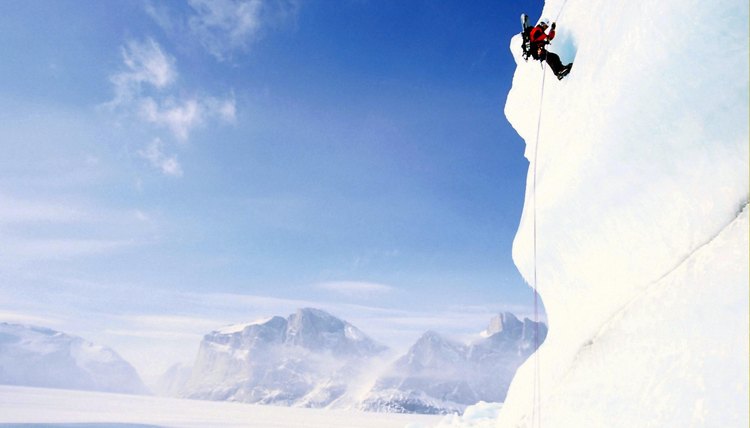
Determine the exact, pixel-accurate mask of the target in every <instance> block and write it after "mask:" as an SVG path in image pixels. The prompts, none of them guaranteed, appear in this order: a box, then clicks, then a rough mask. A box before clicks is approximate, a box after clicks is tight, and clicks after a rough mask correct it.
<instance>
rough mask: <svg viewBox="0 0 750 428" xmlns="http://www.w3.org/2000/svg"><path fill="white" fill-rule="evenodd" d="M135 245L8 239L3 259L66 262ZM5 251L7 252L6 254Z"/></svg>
mask: <svg viewBox="0 0 750 428" xmlns="http://www.w3.org/2000/svg"><path fill="white" fill-rule="evenodd" d="M134 245H136V242H135V241H133V240H111V239H75V238H71V239H28V238H27V239H8V240H6V242H5V248H4V251H2V253H0V254H3V256H4V257H6V258H9V259H18V260H66V259H70V258H74V257H81V256H91V255H97V254H107V253H111V252H113V251H117V250H120V249H123V248H126V247H131V246H134ZM6 251H7V252H6Z"/></svg>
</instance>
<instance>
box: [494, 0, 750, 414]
mask: <svg viewBox="0 0 750 428" xmlns="http://www.w3.org/2000/svg"><path fill="white" fill-rule="evenodd" d="M543 15H544V16H547V17H549V18H550V19H552V20H555V18H556V17H557V25H558V36H557V37H556V39H555V41H554V42H553V44H552V46H551V47H550V50H551V51H555V52H558V53H560V56H561V57H562V59H563V62H565V63H567V62H570V61H574V62H575V66H574V67H573V71H572V73H571V74H570V75H569V76H568V77H567V78H566V79H565V80H563V81H557V79H555V77H554V76H553V75H552V73H551V72H550V71H549V70H547V71H546V73H545V70H544V69H543V68H542V67H541V66H540V63H538V62H533V61H530V62H524V61H523V59H522V58H520V47H519V45H520V40H519V39H518V38H514V39H513V41H512V43H511V47H510V48H511V51H512V52H513V55H514V57H515V59H516V62H517V63H518V67H517V70H516V73H515V75H514V78H513V88H512V90H511V91H510V93H509V95H508V100H507V104H506V108H505V112H506V116H507V117H508V119H509V120H510V122H511V124H512V125H513V127H514V128H515V129H516V130H517V131H518V133H519V134H520V135H521V137H523V138H524V140H525V141H526V145H527V150H526V157H527V158H528V160H529V162H530V166H529V176H528V180H527V189H526V201H525V205H524V211H523V215H522V219H521V223H520V225H519V229H518V233H517V235H516V239H515V242H514V248H513V257H514V261H515V263H516V265H517V266H518V268H519V270H520V271H521V273H522V275H523V276H524V278H525V279H526V280H527V282H529V283H530V284H532V283H533V281H534V269H535V267H536V279H537V289H538V290H539V292H540V294H541V296H542V299H543V301H544V305H545V308H546V310H547V317H548V321H549V327H550V330H549V334H548V337H547V340H546V342H545V343H544V344H543V345H542V347H541V348H540V351H539V361H540V363H541V384H542V385H543V388H542V389H541V391H540V393H541V404H540V405H541V406H542V407H543V409H544V411H542V412H539V413H540V414H541V415H542V417H543V422H546V423H542V425H543V426H558V427H560V426H720V424H717V422H720V421H721V422H724V423H727V424H729V425H731V426H739V425H735V424H737V423H741V425H747V421H748V415H747V402H748V393H747V390H748V385H747V379H748V373H747V371H748V370H747V365H746V364H745V362H746V361H747V359H748V343H747V342H748V304H747V302H748V294H747V293H748V242H747V234H748V227H747V223H748V216H747V210H746V208H745V207H746V205H747V201H748V191H749V189H748V156H749V154H748V104H749V100H748V68H749V67H748V43H747V34H748V5H747V4H746V2H744V1H739V0H719V1H716V2H710V3H707V2H703V1H696V0H687V1H685V0H679V1H678V0H664V1H661V2H608V1H605V0H591V1H586V2H583V1H577V0H568V1H565V0H556V1H547V4H546V6H545V9H544V11H543ZM543 79H546V80H543ZM542 90H543V92H542ZM743 209H744V211H743ZM534 218H536V222H534ZM534 223H536V224H534ZM534 226H535V227H536V240H535V239H534V228H535V227H534ZM535 249H536V251H534V250H535ZM534 254H536V257H535V256H534ZM643 308H648V309H649V310H648V311H644V309H643ZM626 320H627V321H626ZM686 329H687V330H686ZM717 329H718V330H721V332H717V331H716V330H717ZM717 336H719V337H721V338H722V341H720V342H717V341H716V337H717ZM646 344H648V347H646V346H645V345H646ZM707 349H711V351H710V352H708V351H706V350H707ZM635 350H639V352H640V353H639V354H635V353H634V351H635ZM631 354H632V355H631ZM622 355H629V356H631V357H632V358H629V359H624V358H622ZM532 363H533V357H532V359H530V360H529V361H528V362H527V363H526V364H525V365H524V366H523V367H522V368H521V370H520V371H519V373H518V375H517V376H516V378H515V379H514V381H513V384H512V385H511V389H510V391H509V395H508V399H507V401H506V403H505V405H504V406H503V410H502V411H501V413H500V426H503V427H505V426H508V427H514V426H530V421H531V417H532V413H534V412H535V411H533V410H532V409H533V407H532V403H531V398H532V396H533V392H532V386H533V384H534V382H533V378H532V375H533V373H532V367H531V364H532ZM623 373H627V374H628V376H623ZM720 378H727V379H730V378H731V379H735V381H734V383H731V382H730V384H726V385H724V386H721V384H719V383H717V382H716V381H715V380H716V379H720ZM657 393H658V394H657ZM602 400H604V401H602ZM591 402H595V403H600V404H601V406H596V405H594V406H591V405H589V404H588V403H591ZM646 402H648V403H651V404H653V405H650V406H648V407H647V408H642V406H643V403H646ZM615 403H620V404H615ZM626 412H632V413H633V414H630V415H627V414H626Z"/></svg>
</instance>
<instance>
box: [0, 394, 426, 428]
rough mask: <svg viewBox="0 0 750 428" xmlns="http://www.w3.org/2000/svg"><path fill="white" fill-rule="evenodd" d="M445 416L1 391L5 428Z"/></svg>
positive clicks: (293, 427)
mask: <svg viewBox="0 0 750 428" xmlns="http://www.w3.org/2000/svg"><path fill="white" fill-rule="evenodd" d="M439 420H440V417H439V416H426V415H403V414H387V413H366V412H356V411H344V410H323V409H304V408H290V407H276V406H260V405H251V404H240V403H228V402H212V401H200V400H181V399H173V398H161V397H147V396H136V395H122V394H109V393H97V392H84V391H70V390H60V389H41V388H26V387H13V386H0V424H22V423H23V424H30V423H33V424H52V425H62V424H105V425H106V424H112V425H119V424H138V425H152V426H157V427H184V428H206V427H214V428H235V427H236V428H240V427H242V428H388V427H393V428H403V427H405V426H407V425H412V426H415V427H421V426H431V425H434V424H435V423H437V422H438V421H439Z"/></svg>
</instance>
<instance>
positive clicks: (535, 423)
mask: <svg viewBox="0 0 750 428" xmlns="http://www.w3.org/2000/svg"><path fill="white" fill-rule="evenodd" d="M566 3H568V0H563V3H562V5H561V6H560V10H559V12H558V13H557V16H556V17H555V20H554V22H557V20H558V19H560V15H562V13H563V10H564V9H565V5H566ZM546 71H547V67H546V66H545V64H544V62H542V87H541V90H540V92H539V116H538V117H537V122H536V142H535V143H534V170H533V181H532V189H533V191H534V196H533V204H534V215H533V221H534V226H533V233H534V241H533V246H534V281H533V282H534V283H533V285H532V289H533V292H534V386H533V395H532V410H531V427H532V428H534V427H537V428H540V427H541V426H542V406H541V393H542V392H541V390H542V376H541V363H540V357H539V345H540V343H539V293H538V289H537V251H536V247H537V217H536V176H537V173H536V166H537V154H538V152H539V134H540V133H541V129H542V106H543V101H544V82H545V81H546V75H547V73H546Z"/></svg>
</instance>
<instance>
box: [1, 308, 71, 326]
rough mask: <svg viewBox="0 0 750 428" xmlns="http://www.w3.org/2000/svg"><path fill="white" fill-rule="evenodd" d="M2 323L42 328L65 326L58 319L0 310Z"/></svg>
mask: <svg viewBox="0 0 750 428" xmlns="http://www.w3.org/2000/svg"><path fill="white" fill-rule="evenodd" d="M0 321H2V322H9V323H15V324H26V325H29V324H31V325H37V326H41V327H51V326H57V325H61V324H63V321H62V320H60V319H57V318H51V317H47V316H41V315H35V314H29V313H24V312H18V311H7V310H2V309H0Z"/></svg>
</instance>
